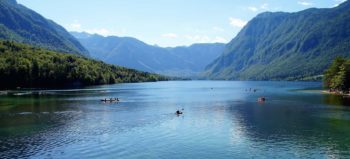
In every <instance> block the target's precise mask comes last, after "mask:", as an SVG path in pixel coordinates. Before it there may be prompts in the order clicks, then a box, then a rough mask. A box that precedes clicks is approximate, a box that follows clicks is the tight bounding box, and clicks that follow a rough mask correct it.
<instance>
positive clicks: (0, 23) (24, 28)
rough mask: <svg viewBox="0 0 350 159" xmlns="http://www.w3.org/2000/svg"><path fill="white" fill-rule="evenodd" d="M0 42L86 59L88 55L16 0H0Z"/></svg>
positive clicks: (69, 37) (55, 27)
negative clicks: (23, 44)
mask: <svg viewBox="0 0 350 159" xmlns="http://www.w3.org/2000/svg"><path fill="white" fill-rule="evenodd" d="M0 39H2V40H13V41H16V42H21V43H27V44H31V45H35V46H38V47H43V48H46V49H50V50H55V51H60V52H65V53H73V54H80V55H84V56H87V55H88V51H87V50H86V49H85V48H84V47H83V46H82V45H81V44H80V43H79V42H78V41H77V40H76V39H75V38H74V37H73V36H72V35H70V34H69V33H68V32H67V31H66V30H65V29H64V28H63V27H61V26H60V25H58V24H56V23H55V22H53V21H51V20H48V19H46V18H44V17H43V16H41V15H39V14H38V13H36V12H34V11H32V10H30V9H28V8H26V7H25V6H23V5H21V4H18V3H17V2H16V0H0Z"/></svg>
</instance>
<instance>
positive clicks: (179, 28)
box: [17, 0, 344, 47]
mask: <svg viewBox="0 0 350 159" xmlns="http://www.w3.org/2000/svg"><path fill="white" fill-rule="evenodd" d="M343 1H344V0H244V1H243V0H17V2H18V3H20V4H23V5H24V6H26V7H28V8H30V9H33V10H34V11H36V12H38V13H39V14H41V15H43V16H44V17H46V18H48V19H51V20H53V21H55V22H56V23H58V24H60V25H62V26H63V27H65V28H66V29H67V30H68V31H79V32H82V31H85V32H88V33H96V34H100V35H103V36H111V35H113V36H120V37H126V36H127V37H134V38H137V39H139V40H142V41H144V42H146V43H148V44H151V45H158V46H162V47H174V46H188V45H191V44H193V43H213V42H223V43H227V42H229V41H231V40H232V39H233V38H234V37H235V36H236V35H237V33H238V32H239V31H240V30H241V29H242V28H243V27H244V26H245V25H246V24H247V22H248V21H249V20H251V19H252V18H254V17H255V16H256V15H257V14H259V13H262V12H266V11H270V12H277V11H283V12H297V11H301V10H304V9H307V8H314V7H316V8H331V7H335V6H337V5H338V4H340V3H342V2H343Z"/></svg>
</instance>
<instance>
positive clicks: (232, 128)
mask: <svg viewBox="0 0 350 159" xmlns="http://www.w3.org/2000/svg"><path fill="white" fill-rule="evenodd" d="M320 86H321V84H320V83H302V82H301V83H298V82H228V81H185V82H159V83H143V84H121V85H111V86H95V87H89V88H86V89H80V90H48V91H46V92H49V93H41V94H40V95H39V94H38V93H34V94H27V95H23V96H14V95H2V96H0V120H1V122H0V144H1V145H2V146H1V148H0V158H5V157H8V158H14V157H33V158H36V157H37V158H72V157H73V158H74V157H81V158H101V157H102V158H232V157H236V158H255V157H256V158H261V157H267V158H276V157H277V158H279V157H283V158H308V157H310V158H324V157H344V156H350V154H348V152H350V151H349V150H350V145H348V143H350V135H349V134H350V125H349V123H350V122H349V120H350V115H349V113H350V111H349V109H350V108H349V107H343V105H344V103H342V102H339V101H338V100H340V99H339V98H335V97H329V96H328V95H323V94H320V93H315V92H312V93H310V92H302V91H295V90H301V89H305V88H310V87H311V88H315V87H316V88H318V87H320ZM249 88H253V89H257V90H258V91H256V92H252V91H250V92H249V91H246V90H247V89H249ZM291 90H293V91H291ZM260 96H264V97H266V98H267V101H266V102H265V103H258V102H257V101H256V100H257V98H258V97H260ZM112 97H118V98H120V99H121V102H120V103H101V102H100V99H103V98H112ZM182 108H184V110H183V112H184V114H182V115H180V116H176V115H175V111H176V110H178V109H182ZM179 152H181V153H179ZM252 152H254V153H252Z"/></svg>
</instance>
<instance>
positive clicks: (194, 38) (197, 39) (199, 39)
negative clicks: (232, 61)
mask: <svg viewBox="0 0 350 159" xmlns="http://www.w3.org/2000/svg"><path fill="white" fill-rule="evenodd" d="M184 38H186V39H187V40H190V41H191V42H192V43H227V42H228V41H227V39H225V38H223V37H219V36H216V37H214V38H212V37H209V36H208V35H185V36H184Z"/></svg>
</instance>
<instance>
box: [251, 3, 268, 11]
mask: <svg viewBox="0 0 350 159" xmlns="http://www.w3.org/2000/svg"><path fill="white" fill-rule="evenodd" d="M247 9H248V10H250V11H252V12H257V11H261V10H268V9H269V4H268V3H264V4H262V5H260V6H249V7H248V8H247Z"/></svg>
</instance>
